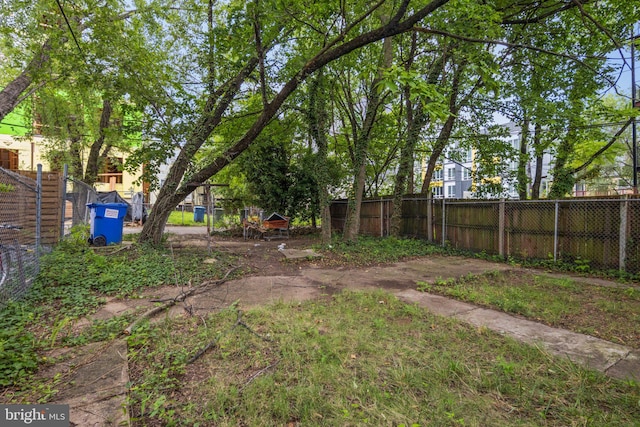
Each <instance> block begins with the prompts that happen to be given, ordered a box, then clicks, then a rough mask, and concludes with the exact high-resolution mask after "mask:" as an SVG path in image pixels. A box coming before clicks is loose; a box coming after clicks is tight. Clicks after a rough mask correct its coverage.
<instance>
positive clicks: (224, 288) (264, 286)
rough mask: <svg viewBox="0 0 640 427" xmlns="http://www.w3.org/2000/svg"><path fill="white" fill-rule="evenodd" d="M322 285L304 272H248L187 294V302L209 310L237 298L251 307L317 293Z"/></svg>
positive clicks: (195, 307) (294, 299) (296, 299)
mask: <svg viewBox="0 0 640 427" xmlns="http://www.w3.org/2000/svg"><path fill="white" fill-rule="evenodd" d="M322 293H323V287H322V286H319V285H317V284H314V283H311V282H310V281H309V280H308V279H307V278H305V277H303V276H249V277H243V278H241V279H236V280H230V281H228V282H226V283H224V284H223V285H221V286H219V287H215V288H211V289H209V290H207V291H206V292H203V293H201V294H198V295H195V296H193V297H189V298H188V299H187V303H188V304H191V306H192V307H193V309H195V310H196V311H210V310H212V309H214V308H221V307H225V306H227V305H229V304H231V303H232V302H234V301H239V303H240V304H241V306H244V307H252V306H256V305H262V304H269V303H273V302H278V301H284V302H290V301H304V300H307V299H312V298H316V297H318V296H320V295H321V294H322Z"/></svg>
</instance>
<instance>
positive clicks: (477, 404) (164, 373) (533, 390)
mask: <svg viewBox="0 0 640 427" xmlns="http://www.w3.org/2000/svg"><path fill="white" fill-rule="evenodd" d="M239 316H241V317H239ZM239 319H240V320H241V321H242V325H239V324H238V320H239ZM209 342H214V343H215V345H214V346H213V347H212V348H211V349H210V350H209V351H207V352H206V353H204V355H203V356H202V357H200V358H199V359H197V360H196V361H195V362H194V363H193V364H188V363H187V361H188V360H189V359H190V358H191V357H192V356H193V355H194V354H195V353H197V352H198V351H199V350H200V349H201V348H202V347H203V346H204V345H205V344H206V343H209ZM129 347H130V361H131V363H130V367H131V380H132V386H131V393H130V396H131V402H130V403H131V407H132V411H133V417H134V425H168V426H169V425H189V426H194V425H201V426H204V425H217V426H231V425H233V426H236V425H287V424H289V423H293V424H299V425H361V424H369V425H441V426H454V425H466V426H485V425H492V426H509V425H558V426H559V425H578V424H585V425H616V426H624V425H627V426H632V425H637V424H636V423H637V420H638V419H640V406H639V405H638V402H639V401H640V388H639V387H638V384H636V383H634V382H621V381H617V380H614V379H610V378H607V377H605V376H603V375H601V374H599V373H596V372H593V371H587V370H583V369H582V368H579V367H577V366H575V365H573V364H571V363H570V362H567V361H566V360H562V359H557V358H553V357H550V356H549V355H548V354H545V353H543V352H541V351H540V350H538V349H536V348H533V347H530V346H526V345H522V344H519V343H516V342H515V341H513V340H511V339H507V338H504V337H502V336H499V335H498V334H495V333H492V332H489V331H487V330H483V329H480V330H478V329H475V328H473V327H471V326H466V325H463V324H460V323H457V322H454V321H452V320H448V319H443V318H440V317H436V316H433V315H431V314H429V313H428V312H427V311H426V310H423V309H421V308H419V307H417V306H413V305H406V304H404V303H401V302H400V301H398V300H397V299H396V298H395V297H393V296H391V295H389V294H386V293H381V292H375V293H365V292H343V293H340V294H337V295H334V296H333V297H331V298H328V299H326V300H323V301H309V302H306V303H302V304H284V303H280V304H276V305H274V306H269V307H264V308H260V309H255V310H250V311H248V312H246V313H241V314H240V315H239V313H238V311H237V309H236V308H235V307H232V308H230V309H228V310H225V311H223V312H220V313H217V314H212V315H210V316H208V317H207V318H205V319H199V318H195V317H192V318H180V319H175V320H166V321H165V323H163V324H160V325H155V326H150V325H148V324H147V325H145V326H144V327H142V328H140V329H138V330H136V331H134V334H133V335H132V336H131V337H130V338H129Z"/></svg>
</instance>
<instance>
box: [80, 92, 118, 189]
mask: <svg viewBox="0 0 640 427" xmlns="http://www.w3.org/2000/svg"><path fill="white" fill-rule="evenodd" d="M112 111H113V110H112V108H111V102H110V101H109V100H107V99H105V100H103V101H102V114H101V115H100V129H99V131H98V137H97V138H96V140H95V141H94V142H93V144H91V148H90V149H89V156H88V157H87V167H86V169H85V173H84V178H83V180H82V181H83V182H84V183H85V184H87V185H93V184H95V183H96V182H97V181H98V173H99V172H100V159H104V158H105V157H106V156H107V155H108V154H109V153H108V150H105V151H106V152H103V153H101V152H100V151H101V150H102V147H103V145H104V142H105V137H106V130H107V128H108V127H109V121H110V120H111V112H112Z"/></svg>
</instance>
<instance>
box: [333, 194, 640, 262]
mask: <svg viewBox="0 0 640 427" xmlns="http://www.w3.org/2000/svg"><path fill="white" fill-rule="evenodd" d="M392 204H393V202H392V200H390V199H378V200H367V201H364V202H363V207H362V210H361V212H362V213H361V222H360V232H361V234H365V235H373V236H384V235H386V233H387V230H388V224H389V223H390V218H389V215H390V212H391V211H392ZM346 213H347V202H346V201H344V200H340V201H336V202H334V203H333V204H332V206H331V223H332V227H333V228H334V229H335V230H342V229H343V227H344V223H345V218H346ZM401 224H402V225H401V232H402V234H403V235H404V236H408V237H418V238H424V239H427V240H429V241H431V242H435V243H439V244H442V245H444V246H450V247H453V248H456V249H461V250H469V251H473V252H484V253H487V254H489V255H498V256H501V257H504V258H507V257H514V258H518V259H536V260H548V261H553V262H560V261H562V262H569V263H573V264H576V265H577V266H578V267H580V266H582V267H583V268H584V270H585V271H586V270H588V269H590V268H592V267H593V268H597V269H599V270H619V271H626V272H628V273H632V274H636V273H640V198H638V197H631V196H628V197H611V198H576V199H563V200H469V199H464V200H452V199H431V198H425V197H406V198H405V199H404V200H403V205H402V221H401Z"/></svg>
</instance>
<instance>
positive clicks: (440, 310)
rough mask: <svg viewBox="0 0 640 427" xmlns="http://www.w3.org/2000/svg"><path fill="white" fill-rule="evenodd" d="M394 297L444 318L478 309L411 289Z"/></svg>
mask: <svg viewBox="0 0 640 427" xmlns="http://www.w3.org/2000/svg"><path fill="white" fill-rule="evenodd" d="M396 296H397V297H398V298H400V300H402V301H404V302H408V303H416V304H418V305H419V306H420V307H424V308H426V309H427V310H429V311H430V312H431V313H433V314H436V315H439V316H444V317H452V316H456V315H458V314H461V313H466V312H468V311H471V310H476V309H477V308H478V307H477V306H475V305H472V304H467V303H466V302H461V301H456V300H454V299H449V298H445V297H443V296H440V295H433V294H428V293H425V292H419V291H414V290H412V289H406V290H404V291H401V292H398V293H396Z"/></svg>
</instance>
